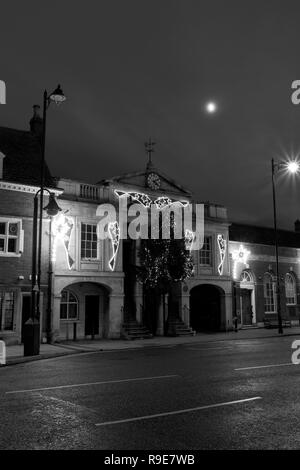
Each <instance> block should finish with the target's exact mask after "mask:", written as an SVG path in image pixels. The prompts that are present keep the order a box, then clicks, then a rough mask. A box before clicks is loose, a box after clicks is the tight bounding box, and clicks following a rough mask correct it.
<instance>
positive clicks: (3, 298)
mask: <svg viewBox="0 0 300 470" xmlns="http://www.w3.org/2000/svg"><path fill="white" fill-rule="evenodd" d="M8 296H12V298H7V297H8ZM7 304H9V308H8V309H6V306H7ZM15 306H16V293H15V291H13V290H3V291H0V331H1V332H6V331H14V321H15ZM10 310H11V328H5V322H6V318H7V316H6V312H8V311H10Z"/></svg>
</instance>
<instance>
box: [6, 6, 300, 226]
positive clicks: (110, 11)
mask: <svg viewBox="0 0 300 470" xmlns="http://www.w3.org/2000/svg"><path fill="white" fill-rule="evenodd" d="M0 15H1V28H0V45H1V55H0V58H1V67H0V79H2V80H5V82H6V86H7V104H6V105H1V106H0V125H2V126H7V127H13V128H18V129H28V128H29V124H28V123H29V119H30V118H31V115H32V108H31V107H32V105H33V104H42V103H41V102H42V94H43V90H44V88H47V89H48V91H49V92H51V91H52V89H54V88H55V87H56V85H57V84H58V83H60V84H61V86H62V88H63V90H64V92H65V94H66V96H67V98H68V101H66V102H65V103H64V104H63V105H62V106H61V107H59V108H56V107H54V106H53V107H52V106H51V109H49V112H48V122H47V149H46V153H47V156H46V158H47V161H48V164H49V166H50V169H51V171H52V173H53V174H54V175H55V176H65V177H69V178H74V179H79V180H84V181H89V182H91V183H94V182H96V181H99V180H101V179H103V178H106V177H110V176H113V175H119V174H122V173H126V172H132V171H139V170H142V169H144V168H145V165H146V161H147V159H146V155H145V151H144V141H145V140H147V139H148V137H149V136H152V138H153V139H154V140H155V141H156V142H157V146H156V152H155V154H154V163H155V164H156V166H157V167H158V168H160V169H161V170H162V171H163V172H164V173H167V174H169V175H170V177H172V178H174V179H176V180H177V181H178V182H179V183H181V184H182V185H183V186H185V187H187V188H189V189H190V190H191V191H192V192H193V193H194V195H195V197H196V198H197V199H198V200H199V201H207V200H209V201H211V202H214V203H219V204H222V205H225V206H227V207H228V211H229V217H230V219H231V220H233V221H241V222H248V223H251V224H256V223H258V224H263V225H272V193H271V171H270V159H271V158H272V157H275V158H277V159H282V158H285V157H286V156H289V157H292V156H296V155H297V152H298V151H299V150H300V105H299V106H295V105H293V104H292V102H291V99H290V96H291V83H292V81H293V80H296V79H300V4H299V1H298V2H297V1H290V0H285V1H283V0H282V1H276V0H275V1H274V0H272V1H271V0H269V1H266V0H260V1H254V0H251V1H248V0H239V1H233V0H226V1H225V0H224V1H221V0H218V1H215V0H209V1H206V0H196V1H191V0H180V1H176V0H172V1H171V0H151V1H146V0H107V1H101V0H100V1H99V0H97V1H96V0H95V1H91V0H85V1H84V2H78V1H51V2H49V1H47V0H45V1H30V0H26V1H21V0H19V1H13V0H10V1H9V2H2V3H1V11H0ZM210 100H214V101H215V102H216V103H217V104H218V111H217V112H216V113H214V114H208V113H206V112H205V104H206V103H207V102H208V101H210ZM279 176H280V178H279V180H278V185H277V197H278V219H279V226H281V227H283V228H288V229H289V228H291V229H292V228H293V222H294V220H295V219H296V218H298V217H299V218H300V175H299V176H297V177H295V178H293V179H291V178H290V177H288V176H286V175H283V174H281V175H279Z"/></svg>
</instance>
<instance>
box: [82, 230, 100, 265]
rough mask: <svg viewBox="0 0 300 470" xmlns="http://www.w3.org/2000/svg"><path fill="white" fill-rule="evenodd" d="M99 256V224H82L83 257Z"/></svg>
mask: <svg viewBox="0 0 300 470" xmlns="http://www.w3.org/2000/svg"><path fill="white" fill-rule="evenodd" d="M97 258H98V241H97V225H92V224H81V259H97Z"/></svg>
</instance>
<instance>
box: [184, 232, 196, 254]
mask: <svg viewBox="0 0 300 470" xmlns="http://www.w3.org/2000/svg"><path fill="white" fill-rule="evenodd" d="M194 239H195V233H194V232H193V231H192V230H189V229H186V231H185V248H186V250H188V251H192V247H193V242H194Z"/></svg>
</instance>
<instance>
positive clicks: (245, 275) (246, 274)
mask: <svg viewBox="0 0 300 470" xmlns="http://www.w3.org/2000/svg"><path fill="white" fill-rule="evenodd" d="M240 282H241V283H250V282H253V275H252V273H251V272H250V271H248V270H246V269H245V270H244V271H242V273H241V277H240Z"/></svg>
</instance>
